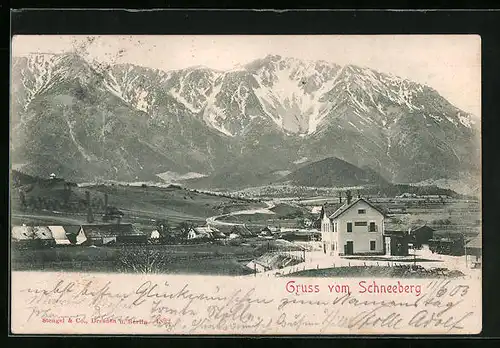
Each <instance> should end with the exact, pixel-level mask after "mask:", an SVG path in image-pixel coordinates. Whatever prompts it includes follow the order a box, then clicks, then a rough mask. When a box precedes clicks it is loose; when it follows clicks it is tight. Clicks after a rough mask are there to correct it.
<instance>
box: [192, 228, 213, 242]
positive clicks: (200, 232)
mask: <svg viewBox="0 0 500 348" xmlns="http://www.w3.org/2000/svg"><path fill="white" fill-rule="evenodd" d="M214 232H219V231H218V230H216V229H214V228H213V227H209V226H204V227H193V228H191V229H190V230H189V232H188V234H187V239H188V240H192V239H213V238H214Z"/></svg>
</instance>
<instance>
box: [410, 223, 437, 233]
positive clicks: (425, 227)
mask: <svg viewBox="0 0 500 348" xmlns="http://www.w3.org/2000/svg"><path fill="white" fill-rule="evenodd" d="M422 230H428V231H434V229H433V228H432V227H430V226H427V225H422V226H418V227H414V228H412V229H411V231H410V233H416V232H419V231H422Z"/></svg>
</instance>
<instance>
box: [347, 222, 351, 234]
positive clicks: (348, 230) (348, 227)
mask: <svg viewBox="0 0 500 348" xmlns="http://www.w3.org/2000/svg"><path fill="white" fill-rule="evenodd" d="M347 232H352V222H348V223H347Z"/></svg>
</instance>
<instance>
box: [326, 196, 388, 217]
mask: <svg viewBox="0 0 500 348" xmlns="http://www.w3.org/2000/svg"><path fill="white" fill-rule="evenodd" d="M360 201H363V202H365V203H366V204H368V205H369V206H370V207H372V208H373V209H375V210H376V211H378V212H379V213H380V214H382V215H385V214H384V211H383V210H382V209H380V208H379V207H377V206H375V205H373V204H372V203H371V202H370V201H368V200H367V199H365V198H363V197H360V198H356V199H355V200H354V201H352V202H351V204H347V203H344V205H342V206H341V207H340V208H338V209H337V210H336V211H335V212H334V213H333V214H332V215H330V219H336V218H338V217H339V216H341V215H342V214H344V213H345V212H346V211H348V210H349V209H351V208H352V207H353V206H354V205H356V204H357V203H358V202H360Z"/></svg>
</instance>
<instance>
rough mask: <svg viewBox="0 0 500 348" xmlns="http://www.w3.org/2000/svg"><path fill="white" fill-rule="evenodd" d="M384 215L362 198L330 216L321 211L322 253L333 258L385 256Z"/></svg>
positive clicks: (351, 201) (348, 202)
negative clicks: (363, 255)
mask: <svg viewBox="0 0 500 348" xmlns="http://www.w3.org/2000/svg"><path fill="white" fill-rule="evenodd" d="M384 218H385V216H384V213H383V211H382V210H381V209H380V208H377V207H376V206H374V205H373V204H372V203H371V202H369V201H368V200H367V199H365V198H361V197H359V198H357V199H355V200H352V199H351V197H350V194H348V196H347V201H346V202H345V203H344V204H343V205H342V206H341V207H340V208H338V209H337V210H336V211H335V212H334V213H333V214H331V215H328V214H327V213H326V211H325V209H323V210H322V212H321V215H320V219H321V240H322V242H323V252H324V253H325V254H329V255H332V256H339V255H356V254H358V255H359V254H379V255H380V254H383V253H384V239H383V234H384Z"/></svg>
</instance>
